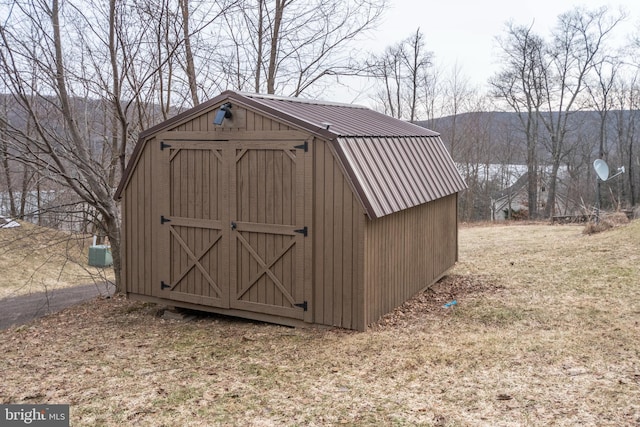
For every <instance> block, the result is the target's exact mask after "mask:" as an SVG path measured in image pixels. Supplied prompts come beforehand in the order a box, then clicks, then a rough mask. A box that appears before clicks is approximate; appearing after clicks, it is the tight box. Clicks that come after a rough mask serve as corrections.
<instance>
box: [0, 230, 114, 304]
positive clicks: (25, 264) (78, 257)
mask: <svg viewBox="0 0 640 427" xmlns="http://www.w3.org/2000/svg"><path fill="white" fill-rule="evenodd" d="M90 244H91V239H90V238H88V237H87V236H84V235H78V234H71V233H68V232H65V231H56V230H52V229H49V228H43V227H37V226H35V225H33V224H30V223H28V222H21V226H20V227H16V228H6V229H4V228H3V229H0V299H2V298H7V297H14V296H18V295H24V294H30V293H34V292H49V291H52V290H55V289H59V288H65V287H69V286H76V285H80V284H88V283H94V282H100V283H101V282H105V281H113V270H112V269H101V268H95V267H90V266H89V265H88V254H89V246H90Z"/></svg>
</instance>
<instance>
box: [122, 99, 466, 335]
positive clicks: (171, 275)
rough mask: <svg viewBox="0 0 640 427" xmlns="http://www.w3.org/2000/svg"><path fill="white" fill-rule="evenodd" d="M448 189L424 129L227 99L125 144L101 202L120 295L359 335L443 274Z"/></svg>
mask: <svg viewBox="0 0 640 427" xmlns="http://www.w3.org/2000/svg"><path fill="white" fill-rule="evenodd" d="M216 123H218V124H216ZM464 188H465V184H464V181H463V180H462V178H461V177H460V175H459V173H458V171H457V170H456V168H455V165H454V163H453V161H452V160H451V157H450V156H449V153H448V152H447V150H446V148H445V147H444V145H443V143H442V141H441V139H440V137H439V135H438V134H437V133H435V132H432V131H430V130H428V129H425V128H422V127H419V126H415V125H413V124H410V123H406V122H403V121H401V120H397V119H394V118H391V117H388V116H385V115H383V114H380V113H377V112H375V111H372V110H370V109H367V108H364V107H359V106H354V105H345V104H335V103H325V102H318V101H308V100H302V99H298V98H282V97H275V96H263V95H253V94H243V93H236V92H231V91H227V92H224V93H222V94H221V95H219V96H218V97H216V98H214V99H212V100H210V101H208V102H206V103H203V104H201V105H199V106H197V107H195V108H192V109H191V110H189V111H186V112H184V113H182V114H180V115H178V116H176V117H174V118H172V119H170V120H167V121H166V122H164V123H161V124H159V125H157V126H155V127H153V128H151V129H149V130H147V131H145V132H143V133H142V134H141V135H140V139H139V142H138V144H137V146H136V147H135V150H134V152H133V154H132V156H131V159H130V161H129V164H128V166H127V169H126V172H125V175H124V177H123V178H122V181H121V183H120V186H119V188H118V190H117V193H116V199H120V200H121V202H122V203H121V206H122V238H123V259H122V261H123V263H122V265H123V275H122V278H123V281H124V289H125V290H126V294H127V296H128V297H129V298H132V299H141V300H147V301H155V302H159V303H164V304H168V305H173V306H177V307H185V308H193V309H199V310H206V311H211V312H216V313H222V314H228V315H233V316H240V317H245V318H250V319H257V320H264V321H269V322H275V323H282V324H289V325H297V324H298V325H299V324H302V323H315V324H322V325H331V326H339V327H344V328H350V329H358V330H365V329H366V328H367V325H369V324H371V323H372V322H375V321H376V320H377V319H378V318H379V317H380V316H381V315H383V314H385V313H387V312H389V311H391V310H392V309H394V308H395V307H397V306H399V305H400V304H402V303H403V302H404V301H406V300H407V299H409V298H410V297H412V296H413V295H415V294H416V293H417V292H419V291H421V290H423V289H425V288H426V287H428V286H430V285H431V284H433V283H434V282H435V281H436V280H438V279H439V278H440V277H441V276H442V275H443V274H444V273H445V272H446V271H447V270H448V269H449V268H450V267H451V266H453V265H454V264H455V262H456V261H457V257H458V229H457V225H458V223H457V197H458V192H459V191H460V190H462V189H464Z"/></svg>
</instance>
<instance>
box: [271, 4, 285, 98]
mask: <svg viewBox="0 0 640 427" xmlns="http://www.w3.org/2000/svg"><path fill="white" fill-rule="evenodd" d="M286 6H287V0H276V14H275V18H274V21H273V34H272V35H271V51H270V52H269V71H268V74H267V93H268V94H274V93H276V71H277V69H278V47H279V43H280V25H281V24H282V17H283V16H284V8H285V7H286Z"/></svg>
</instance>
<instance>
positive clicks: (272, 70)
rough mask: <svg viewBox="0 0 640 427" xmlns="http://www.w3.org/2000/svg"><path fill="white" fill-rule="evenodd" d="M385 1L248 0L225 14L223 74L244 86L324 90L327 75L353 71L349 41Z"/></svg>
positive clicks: (373, 20)
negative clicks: (230, 12) (234, 11)
mask: <svg viewBox="0 0 640 427" xmlns="http://www.w3.org/2000/svg"><path fill="white" fill-rule="evenodd" d="M384 6H385V0H357V1H356V0H347V1H344V0H312V1H308V2H299V1H293V0H275V1H273V2H271V1H269V2H268V1H266V0H243V1H241V2H240V3H239V5H238V10H239V14H235V13H234V14H231V15H228V16H226V17H225V18H226V22H227V25H226V30H225V31H226V33H227V37H225V39H227V40H228V41H227V43H226V46H221V50H220V56H221V61H220V64H221V65H222V66H224V67H225V70H221V71H225V72H221V73H220V74H221V76H222V78H225V75H226V78H228V79H229V82H230V83H233V82H235V83H237V85H238V86H239V87H236V89H239V90H246V87H249V85H250V87H251V89H252V90H255V91H256V92H261V91H266V92H267V93H282V94H286V95H292V96H299V95H300V94H302V93H304V92H309V91H310V90H315V91H317V92H316V93H319V91H321V90H322V88H323V84H322V82H323V81H324V80H326V77H329V76H339V75H342V74H344V73H347V74H348V73H351V72H352V69H351V55H350V51H349V43H350V42H351V41H353V40H355V39H357V38H358V37H361V36H362V35H363V34H364V33H365V32H366V31H368V30H370V29H372V28H373V27H374V25H375V24H376V23H377V22H378V21H379V19H380V17H381V14H382V11H383V10H384ZM225 59H226V60H225ZM231 70H233V73H234V74H235V76H231V75H230V71H231Z"/></svg>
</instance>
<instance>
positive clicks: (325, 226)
mask: <svg viewBox="0 0 640 427" xmlns="http://www.w3.org/2000/svg"><path fill="white" fill-rule="evenodd" d="M314 160H315V167H314V171H315V172H314V184H313V185H314V199H315V209H314V226H313V231H314V232H313V233H312V236H313V239H314V240H313V245H314V264H315V265H314V281H313V282H314V294H313V307H314V319H315V323H320V324H324V325H331V326H340V327H343V328H351V329H361V330H362V329H364V327H365V323H364V317H363V307H362V303H363V299H362V293H363V279H364V271H363V269H364V262H363V260H364V259H363V255H364V254H363V250H364V247H363V245H362V244H361V243H362V242H363V240H364V224H365V214H364V210H363V209H362V207H361V205H360V203H359V202H358V200H357V199H356V198H355V195H354V193H353V191H352V189H351V187H350V185H349V183H348V182H347V180H346V179H345V176H344V173H343V172H342V169H341V168H340V166H339V164H338V163H337V161H336V157H335V156H334V155H333V153H332V151H331V148H330V146H329V144H327V143H325V142H324V141H318V142H316V143H315V144H314Z"/></svg>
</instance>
